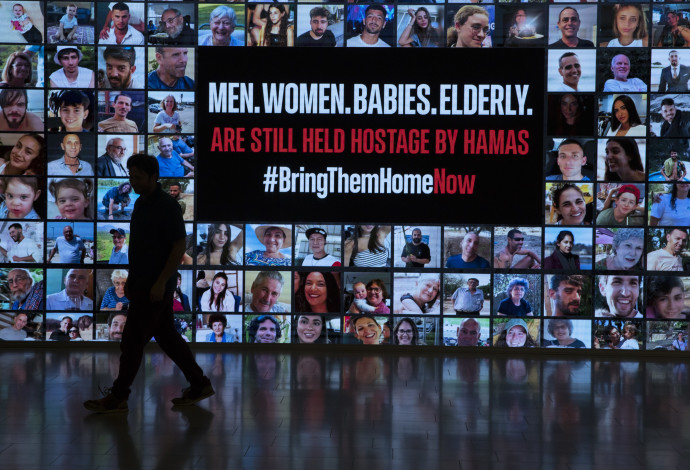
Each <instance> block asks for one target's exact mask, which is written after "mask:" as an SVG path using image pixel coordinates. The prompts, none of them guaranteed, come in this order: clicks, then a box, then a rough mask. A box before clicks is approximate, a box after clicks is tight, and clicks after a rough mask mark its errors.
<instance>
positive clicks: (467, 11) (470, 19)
mask: <svg viewBox="0 0 690 470" xmlns="http://www.w3.org/2000/svg"><path fill="white" fill-rule="evenodd" d="M453 23H454V24H455V31H456V32H457V34H458V39H457V42H456V47H482V43H483V42H484V40H485V39H486V36H487V35H488V34H489V31H490V28H489V13H488V12H487V11H486V10H485V9H484V8H482V7H479V6H476V5H465V6H464V7H462V8H460V9H459V10H458V12H457V13H456V14H455V16H454V17H453Z"/></svg>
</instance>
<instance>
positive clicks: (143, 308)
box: [112, 293, 155, 399]
mask: <svg viewBox="0 0 690 470" xmlns="http://www.w3.org/2000/svg"><path fill="white" fill-rule="evenodd" d="M148 295H149V294H148V293H143V294H134V295H131V299H130V303H129V312H128V314H127V322H126V323H125V328H124V330H123V332H122V342H121V343H120V351H121V354H120V370H119V372H118V375H117V379H115V382H114V383H113V390H112V391H113V394H114V395H115V396H116V397H118V398H125V399H126V398H128V397H129V393H130V389H129V387H130V386H131V385H132V382H134V378H135V377H136V376H137V372H138V371H139V367H140V366H141V359H142V357H143V356H144V347H145V346H146V344H147V343H148V342H149V341H150V340H151V337H152V336H153V332H154V326H155V323H154V317H153V316H152V311H151V310H152V308H151V305H152V304H151V302H150V301H149V299H148Z"/></svg>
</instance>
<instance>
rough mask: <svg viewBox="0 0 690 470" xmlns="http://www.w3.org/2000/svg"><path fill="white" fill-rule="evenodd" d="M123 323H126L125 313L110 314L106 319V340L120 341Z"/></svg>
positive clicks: (123, 328) (123, 327)
mask: <svg viewBox="0 0 690 470" xmlns="http://www.w3.org/2000/svg"><path fill="white" fill-rule="evenodd" d="M125 323H127V314H126V313H122V312H113V313H111V314H110V316H109V317H108V339H109V340H110V341H122V332H123V331H124V330H125Z"/></svg>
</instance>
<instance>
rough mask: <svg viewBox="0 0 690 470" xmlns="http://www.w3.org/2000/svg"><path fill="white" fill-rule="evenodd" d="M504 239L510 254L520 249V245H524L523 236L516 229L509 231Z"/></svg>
mask: <svg viewBox="0 0 690 470" xmlns="http://www.w3.org/2000/svg"><path fill="white" fill-rule="evenodd" d="M506 238H507V243H506V245H507V246H508V251H510V252H511V253H513V252H515V251H517V250H519V249H521V248H522V245H524V244H525V234H524V233H522V232H521V231H520V230H518V229H516V228H514V229H511V230H510V231H509V232H508V236H507V237H506Z"/></svg>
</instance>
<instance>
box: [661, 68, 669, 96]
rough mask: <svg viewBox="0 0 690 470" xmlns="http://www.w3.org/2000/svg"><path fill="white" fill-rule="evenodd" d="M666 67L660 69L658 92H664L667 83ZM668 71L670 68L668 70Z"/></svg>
mask: <svg viewBox="0 0 690 470" xmlns="http://www.w3.org/2000/svg"><path fill="white" fill-rule="evenodd" d="M665 72H666V69H663V70H662V71H661V79H660V80H659V93H666V88H667V87H668V85H667V84H666V73H665ZM669 73H670V70H669Z"/></svg>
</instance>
